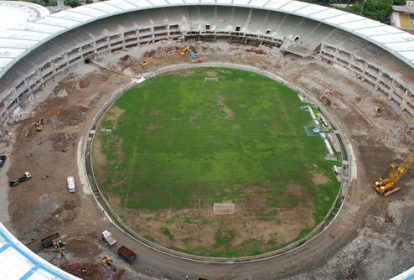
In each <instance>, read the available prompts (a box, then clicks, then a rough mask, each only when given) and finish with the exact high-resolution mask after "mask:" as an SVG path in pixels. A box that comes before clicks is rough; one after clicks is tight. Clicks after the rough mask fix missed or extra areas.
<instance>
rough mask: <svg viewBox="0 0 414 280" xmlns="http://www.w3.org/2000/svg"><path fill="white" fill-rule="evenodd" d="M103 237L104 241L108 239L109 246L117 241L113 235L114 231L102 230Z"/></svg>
mask: <svg viewBox="0 0 414 280" xmlns="http://www.w3.org/2000/svg"><path fill="white" fill-rule="evenodd" d="M101 239H102V241H106V243H108V245H109V246H112V245H114V244H115V243H116V239H115V238H114V237H113V236H112V233H111V232H109V231H107V230H105V231H103V232H102V237H101Z"/></svg>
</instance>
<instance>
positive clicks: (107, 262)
mask: <svg viewBox="0 0 414 280" xmlns="http://www.w3.org/2000/svg"><path fill="white" fill-rule="evenodd" d="M101 263H102V264H103V266H104V267H107V266H113V265H114V262H113V261H112V260H111V258H110V257H108V256H103V257H102V259H101Z"/></svg>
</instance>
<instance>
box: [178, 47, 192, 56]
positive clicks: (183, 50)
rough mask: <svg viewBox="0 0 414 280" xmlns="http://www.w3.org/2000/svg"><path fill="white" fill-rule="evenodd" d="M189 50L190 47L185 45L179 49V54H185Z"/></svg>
mask: <svg viewBox="0 0 414 280" xmlns="http://www.w3.org/2000/svg"><path fill="white" fill-rule="evenodd" d="M190 50H191V47H190V46H185V47H184V48H183V49H182V50H181V51H180V54H181V55H185V54H186V53H187V52H188V51H190Z"/></svg>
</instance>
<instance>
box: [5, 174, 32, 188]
mask: <svg viewBox="0 0 414 280" xmlns="http://www.w3.org/2000/svg"><path fill="white" fill-rule="evenodd" d="M31 178H32V174H30V173H29V172H24V175H23V176H22V177H20V178H19V179H17V180H13V181H10V182H9V186H10V187H15V186H17V185H19V184H20V183H23V182H26V181H28V180H30V179H31Z"/></svg>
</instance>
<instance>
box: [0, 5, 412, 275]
mask: <svg viewBox="0 0 414 280" xmlns="http://www.w3.org/2000/svg"><path fill="white" fill-rule="evenodd" d="M172 9H181V8H172ZM151 13H153V14H151V15H152V16H153V17H155V15H158V14H157V13H155V9H154V10H153V11H152V12H151ZM149 14H150V12H148V14H147V15H149ZM163 15H164V14H163ZM198 15H199V16H200V14H198ZM291 17H293V16H291ZM160 18H162V16H160ZM249 18H250V17H249ZM250 20H251V21H253V19H250ZM292 20H293V19H292ZM285 21H287V20H285ZM104 23H105V24H107V26H106V27H105V28H107V30H113V29H111V28H109V27H108V26H109V25H117V24H120V23H119V22H118V21H115V20H114V21H112V19H109V20H107V21H104ZM315 26H316V25H315ZM315 26H314V28H315V30H316V28H319V27H320V26H319V25H318V27H315ZM89 28H90V30H89V31H90V32H92V31H96V32H101V30H103V29H99V28H98V27H97V26H89ZM206 28H207V27H206ZM321 28H324V27H323V26H322V27H321ZM329 28H332V29H334V28H333V27H331V26H329ZM335 30H336V31H331V33H329V32H328V33H329V35H326V36H325V37H323V40H324V43H322V44H319V43H318V44H317V45H318V46H319V47H318V48H317V49H315V50H314V51H305V49H308V50H309V49H311V48H310V46H309V45H307V41H306V39H305V38H303V37H302V39H303V43H300V44H299V43H298V44H295V42H296V41H297V40H296V39H295V38H291V40H290V41H291V44H285V45H282V47H281V44H280V42H277V43H274V44H270V43H269V44H266V43H263V42H257V41H255V40H251V41H250V40H248V39H245V40H238V39H234V38H233V39H229V38H218V36H213V37H214V38H213V37H211V36H207V37H204V36H201V35H200V34H190V33H186V34H185V35H186V36H183V34H179V35H180V36H179V38H178V39H177V40H176V39H174V40H173V39H165V40H163V39H160V40H148V41H146V42H145V43H140V44H139V45H138V46H132V47H128V48H126V47H122V46H120V45H117V46H116V48H115V46H114V48H112V49H111V50H110V51H106V52H104V51H102V52H101V53H94V54H93V55H89V56H88V55H84V56H82V58H81V60H82V61H78V60H76V63H75V62H73V65H72V64H71V63H72V58H71V57H70V56H64V57H61V58H59V59H60V60H62V59H66V62H62V65H65V66H62V67H61V68H60V70H59V71H58V72H54V74H53V75H52V77H49V78H47V79H46V78H45V79H44V81H43V79H42V82H43V83H42V84H41V86H40V85H39V86H38V87H34V86H33V87H32V88H31V89H30V92H29V93H28V94H27V95H25V96H23V97H19V98H18V102H14V103H13V104H12V105H10V106H6V102H5V101H4V100H6V99H4V100H3V102H2V106H3V107H6V109H7V110H8V114H7V117H6V120H5V121H4V124H3V126H2V127H1V132H2V134H1V141H0V155H1V156H3V155H4V156H3V157H0V159H1V162H0V163H1V164H0V166H1V167H0V175H1V176H0V185H1V188H0V220H1V223H2V224H3V225H4V226H5V227H6V228H7V229H8V230H9V231H10V232H11V233H12V234H13V235H14V236H15V237H16V238H17V239H18V240H20V242H22V243H23V244H24V245H26V246H27V247H28V248H29V249H31V250H32V251H33V252H35V253H36V254H38V255H39V256H40V257H42V258H43V259H45V260H46V261H48V262H50V263H51V264H52V265H55V266H57V267H59V268H61V269H63V270H65V271H67V272H68V273H70V274H72V275H74V276H77V277H79V278H82V279H151V280H152V279H154V280H155V279H211V280H224V279H291V280H300V279H390V278H392V277H393V276H396V275H398V274H400V273H402V272H404V271H406V270H408V269H410V267H411V266H412V265H413V260H414V250H413V246H414V245H413V241H412V240H414V232H413V230H412V224H413V222H414V217H413V215H412V213H413V211H414V203H413V199H412V198H413V197H414V189H413V188H411V186H412V185H413V183H414V169H410V167H411V164H412V163H413V156H412V152H413V145H412V144H413V141H412V138H413V137H412V136H413V133H414V126H413V125H412V124H413V121H412V118H413V112H414V110H412V108H414V107H411V106H412V105H410V104H411V101H412V100H414V99H413V97H412V94H411V93H412V91H411V90H412V85H413V84H414V79H413V70H412V68H411V66H409V65H407V64H406V63H404V62H402V61H400V60H397V59H396V58H395V57H392V55H391V54H389V53H386V52H385V51H384V50H382V49H380V48H379V47H376V46H374V45H367V47H366V48H362V47H361V49H360V50H359V53H358V54H350V53H351V51H350V49H352V48H353V47H354V46H360V45H361V42H362V39H360V38H356V37H355V38H354V37H344V36H345V35H344V34H345V32H344V31H337V29H335ZM239 31H240V28H239ZM70 32H72V31H70ZM74 32H80V31H79V30H76V31H74ZM328 33H326V34H328ZM312 34H313V35H312V36H310V37H309V38H308V41H309V44H311V43H315V42H314V41H313V40H316V39H314V38H316V37H317V35H318V34H319V33H318V32H314V33H312ZM321 34H322V33H321ZM324 34H325V33H324ZM62 36H64V35H62ZM71 36H74V35H73V34H72V35H71ZM301 36H302V35H301ZM108 38H109V37H108ZM154 38H155V37H154ZM318 38H319V39H320V40H322V37H318ZM347 38H352V40H347ZM112 39H113V38H112V37H111V38H110V39H108V40H112ZM53 40H55V41H57V39H53ZM100 40H101V39H100ZM102 40H103V39H102ZM105 40H106V39H105ZM105 40H103V41H102V42H104V41H105ZM108 40H107V41H105V42H106V43H108V42H109V41H108ZM298 40H299V39H298ZM341 40H342V41H341ZM98 41H99V40H98ZM122 42H123V43H122V44H126V43H127V40H125V39H124V40H123V41H122ZM274 42H275V41H274ZM54 43H56V44H57V42H54ZM91 47H92V46H91ZM93 47H94V48H100V46H99V44H98V45H94V46H93ZM71 54H73V55H78V54H79V53H78V52H76V54H75V52H71ZM32 55H33V56H34V57H35V55H36V54H35V53H34V52H33V53H32ZM48 55H50V54H48ZM347 58H348V59H347ZM60 60H59V61H60ZM57 61H58V60H57V59H56V60H55V63H57ZM69 61H70V63H69ZM73 61H75V60H74V59H73ZM372 61H374V62H375V63H373V62H372ZM69 64H70V67H69V66H68V65H69ZM374 64H375V69H374V67H373V65H374ZM203 66H209V67H230V68H238V69H243V70H249V71H254V72H256V73H260V74H262V75H265V76H275V77H277V79H278V80H279V81H282V82H283V83H285V84H286V85H288V86H290V87H292V88H294V89H295V90H297V91H298V94H299V95H301V96H303V98H306V99H307V100H308V101H309V102H310V103H312V104H314V105H315V107H319V108H322V109H323V110H324V111H325V112H326V114H327V117H329V119H332V120H333V121H335V123H336V124H337V125H338V127H337V129H338V130H340V132H341V135H342V136H343V138H344V140H345V141H344V143H343V145H344V149H346V150H347V153H343V154H345V155H346V157H345V158H343V162H344V166H345V167H344V171H343V173H342V189H341V195H340V197H339V201H340V204H338V205H335V207H334V209H333V211H332V212H333V214H332V215H333V216H332V218H331V219H330V220H329V221H327V223H326V224H325V225H324V226H323V228H321V229H320V230H319V231H318V232H317V233H316V234H315V235H313V236H312V237H310V238H308V239H306V240H305V241H304V242H302V243H300V244H297V246H295V247H294V248H290V250H286V251H284V252H283V253H280V254H274V255H269V256H266V257H262V258H260V257H259V258H257V259H254V260H250V259H247V258H246V259H244V258H243V259H234V260H233V259H232V260H223V259H212V258H208V259H202V258H198V257H196V256H188V255H185V254H184V255H180V254H178V253H177V254H175V253H170V252H163V250H162V248H158V247H156V248H153V247H151V246H149V245H148V243H145V242H143V241H142V240H140V239H139V238H136V236H131V235H130V234H129V233H128V234H127V233H126V231H125V229H123V228H122V227H120V224H119V223H117V222H116V221H115V219H114V218H113V215H112V213H111V211H112V210H111V209H108V208H107V207H106V205H105V203H102V197H101V196H102V194H101V193H100V191H99V189H97V188H96V186H94V185H93V183H90V181H91V180H92V178H91V176H90V175H89V174H88V172H87V171H88V169H90V154H89V152H88V150H87V146H88V143H89V142H90V141H91V140H92V138H93V137H94V128H96V127H94V125H95V122H96V118H97V117H98V116H99V115H100V114H101V113H102V111H103V110H104V109H105V108H107V106H109V105H110V103H111V102H112V101H113V100H114V99H115V98H116V97H117V96H119V95H120V94H121V93H123V92H124V91H125V90H126V89H128V88H130V87H131V86H132V85H134V84H136V83H138V82H140V81H143V80H145V79H150V78H151V77H153V76H156V75H158V74H161V73H166V72H169V71H172V70H177V69H188V68H192V67H203ZM17 67H23V66H22V65H17V66H16V67H15V68H12V70H13V69H16V68H17ZM51 67H52V66H51ZM59 67H60V66H59ZM52 68H53V69H55V70H56V69H58V67H55V66H53V67H52ZM45 69H46V68H44V69H42V71H48V70H45ZM360 69H363V70H362V71H361V70H360ZM367 69H368V70H367ZM13 71H14V70H13ZM16 71H17V70H16ZM42 73H45V72H42ZM36 75H37V74H36ZM392 75H393V76H392ZM36 79H37V78H36V77H35V74H33V76H31V79H29V80H30V81H31V82H32V81H34V80H36ZM385 79H388V80H390V81H392V82H391V83H386V82H384V81H385ZM10 81H12V80H11V79H9V80H7V77H6V78H4V80H3V81H2V82H3V83H2V85H3V87H7V86H8V85H10V84H11V82H10ZM8 82H10V83H8ZM31 82H30V83H31ZM403 82H405V84H403ZM26 83H29V82H26ZM23 84H24V83H23ZM390 84H392V86H390ZM21 87H22V86H21V85H20V84H19V86H16V88H15V89H14V90H13V91H10V92H11V94H14V95H15V94H16V93H17V92H18V90H20V88H21ZM386 87H389V88H390V89H387V88H386ZM21 89H22V91H23V88H21ZM16 90H17V91H16ZM385 91H387V94H384V92H385ZM5 156H7V157H5ZM390 165H391V173H390V169H389V167H390ZM298 168H299V169H300V167H298ZM348 171H349V172H348ZM68 177H73V178H74V183H73V184H74V185H76V188H75V190H76V191H71V192H70V191H69V190H68V181H67V178H68ZM381 178H383V179H381ZM68 180H69V179H68ZM397 181H398V183H397ZM73 188H74V186H73V187H72V189H73ZM384 193H385V194H387V196H384V195H383V194H384ZM105 231H108V232H109V233H111V235H112V236H113V238H114V239H116V240H115V242H113V241H109V240H110V239H109V238H106V236H107V235H105V236H104V235H103V232H105ZM54 234H58V235H54ZM47 237H51V238H49V239H50V240H49V239H48V238H47ZM52 237H54V238H52ZM46 241H47V242H46ZM47 243H48V244H47ZM111 243H112V244H111ZM120 246H121V248H122V247H124V248H126V249H121V248H119V247H120ZM0 248H1V247H0ZM186 277H188V278H186ZM62 279H70V278H62Z"/></svg>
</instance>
